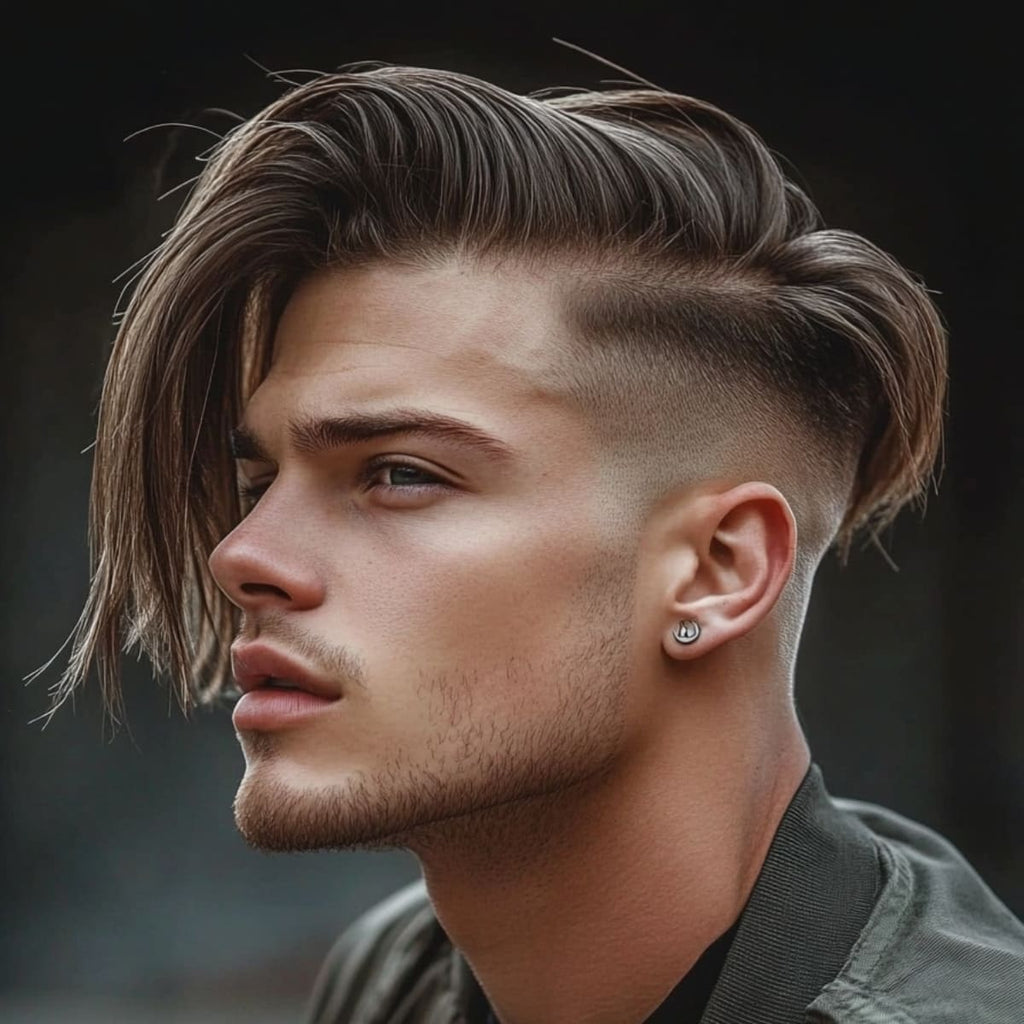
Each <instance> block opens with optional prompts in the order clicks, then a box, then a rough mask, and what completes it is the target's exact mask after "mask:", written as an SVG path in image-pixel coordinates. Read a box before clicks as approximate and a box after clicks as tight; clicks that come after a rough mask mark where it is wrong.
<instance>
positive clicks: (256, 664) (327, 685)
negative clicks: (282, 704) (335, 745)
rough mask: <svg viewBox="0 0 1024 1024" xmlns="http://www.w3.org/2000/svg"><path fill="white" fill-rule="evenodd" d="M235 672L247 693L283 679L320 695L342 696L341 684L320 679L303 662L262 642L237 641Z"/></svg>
mask: <svg viewBox="0 0 1024 1024" xmlns="http://www.w3.org/2000/svg"><path fill="white" fill-rule="evenodd" d="M231 673H232V675H234V677H235V682H237V683H238V685H239V687H240V688H241V690H242V691H243V692H244V693H248V692H249V691H250V690H256V689H259V687H261V686H266V685H267V684H268V683H269V682H270V681H271V680H273V679H280V680H281V681H282V682H285V683H292V684H293V685H295V686H297V687H298V688H299V689H300V690H305V691H306V692H307V693H312V694H315V695H316V696H318V697H327V698H330V699H332V700H335V699H337V698H338V697H340V696H341V688H340V687H339V686H337V685H336V684H334V683H331V682H328V681H327V680H324V679H320V678H319V677H317V676H315V675H314V674H313V673H311V672H308V671H307V670H306V669H305V668H303V666H302V665H301V664H299V662H297V661H295V660H293V659H292V658H289V657H288V656H287V655H286V654H282V653H281V652H280V651H275V650H274V649H273V648H272V647H268V646H267V645H266V644H262V643H248V644H233V645H232V647H231Z"/></svg>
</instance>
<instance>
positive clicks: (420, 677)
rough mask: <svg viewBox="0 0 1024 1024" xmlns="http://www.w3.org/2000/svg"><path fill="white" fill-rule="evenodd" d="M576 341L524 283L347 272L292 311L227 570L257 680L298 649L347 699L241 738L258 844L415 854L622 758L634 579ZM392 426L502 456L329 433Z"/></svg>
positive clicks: (321, 283)
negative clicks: (474, 432)
mask: <svg viewBox="0 0 1024 1024" xmlns="http://www.w3.org/2000/svg"><path fill="white" fill-rule="evenodd" d="M561 329H562V328H560V325H559V322H558V316H557V314H556V312H555V308H554V304H553V300H552V298H551V295H550V292H549V291H548V289H547V287H546V286H545V284H544V283H543V282H542V281H540V280H538V279H536V278H530V277H527V276H526V275H525V274H521V273H518V272H517V273H512V272H510V271H508V270H504V269H503V270H500V271H483V270H479V269H469V268H467V267H465V266H463V265H461V264H455V263H452V264H449V265H447V266H445V267H444V268H443V269H433V270H415V271H414V270H409V269H400V268H397V267H393V266H384V265H382V266H377V267H374V268H371V269H361V270H348V271H338V270H332V271H325V272H321V273H319V274H317V275H315V276H313V277H311V278H310V279H308V280H307V281H305V282H304V283H303V284H302V285H301V286H300V287H299V288H298V290H297V291H296V292H295V294H294V295H293V296H292V298H291V300H290V302H289V304H288V306H287V308H286V310H285V312H284V315H283V318H282V320H281V322H280V325H279V328H278V332H277V335H276V339H275V348H274V359H273V365H272V367H271V370H270V372H269V374H268V376H267V377H266V379H265V380H264V382H263V383H262V385H261V386H260V387H259V389H258V390H257V391H256V392H255V394H254V395H253V397H252V399H251V401H250V402H249V405H248V407H247V408H246V410H245V414H244V418H243V423H242V424H241V426H242V428H243V429H242V433H243V434H244V435H245V438H246V441H245V442H244V443H242V444H241V445H240V447H242V448H243V449H245V451H244V454H246V455H254V457H252V458H243V459H241V460H240V468H241V474H242V477H243V478H244V481H245V482H246V483H249V484H256V485H258V486H259V487H260V488H262V487H266V489H265V491H264V492H263V493H262V495H261V496H260V497H259V499H258V501H257V502H256V504H255V505H254V507H253V508H252V510H251V511H250V512H249V514H248V515H247V516H246V517H245V518H243V519H242V521H241V522H240V523H239V524H238V526H237V527H236V528H235V529H234V530H233V531H232V532H231V533H230V534H229V535H228V536H227V537H226V538H225V539H224V540H223V541H222V542H221V544H220V545H219V547H218V548H217V550H216V551H215V552H214V553H213V555H212V557H211V559H210V565H211V569H212V571H213V573H214V575H215V577H216V579H217V582H218V584H219V585H220V586H221V588H222V589H223V590H224V591H225V592H226V594H227V595H228V596H229V597H230V598H231V600H232V601H234V602H235V603H236V604H237V605H238V606H239V607H240V608H241V610H242V612H243V625H242V629H241V633H240V637H239V641H238V642H237V643H236V651H235V653H236V655H239V658H238V659H237V660H238V661H239V662H241V663H242V664H243V665H244V662H245V659H246V649H248V650H249V651H254V650H262V651H264V652H266V651H267V650H269V651H271V652H277V653H279V654H282V655H284V656H285V657H286V658H287V659H290V661H291V662H292V663H294V664H295V665H297V666H298V667H299V670H301V672H302V673H304V674H306V675H308V676H309V677H310V678H313V679H316V680H317V681H318V685H319V686H320V687H321V688H322V689H323V690H324V691H325V692H326V693H328V695H329V696H337V695H338V694H340V699H337V700H333V701H329V702H323V703H322V705H321V706H319V707H317V708H316V709H315V710H314V711H313V712H312V713H302V714H299V715H298V716H296V717H293V718H287V717H284V718H281V719H280V720H277V719H274V717H273V715H271V716H270V717H269V718H266V719H265V720H261V721H259V722H258V723H257V724H256V725H255V726H254V725H253V724H252V721H251V720H250V722H249V727H245V721H244V720H241V721H242V724H241V725H240V726H239V738H240V741H241V743H242V746H243V749H244V751H245V757H246V774H245V778H244V779H243V781H242V785H241V787H240V789H239V793H238V798H237V800H236V818H237V821H238V824H239V827H240V828H241V830H242V832H243V833H244V834H245V835H246V837H247V838H248V839H249V840H250V841H251V842H252V843H254V844H255V845H258V846H264V847H267V848H275V849H308V848H316V847H327V846H335V847H344V846H356V845H366V846H376V845H389V844H392V843H397V844H402V845H410V844H412V842H413V840H412V838H411V837H412V836H414V835H417V834H420V835H422V834H424V833H423V830H424V829H429V828H430V827H431V826H435V827H437V826H438V825H439V823H441V822H444V821H446V820H457V819H460V818H461V819H463V821H465V820H471V819H466V817H465V816H472V815H473V813H474V812H480V811H482V810H483V809H485V808H495V807H500V806H503V805H507V806H508V807H510V808H514V807H515V806H516V805H517V804H521V803H522V801H524V800H528V799H529V798H530V797H533V796H538V795H540V794H544V793H557V792H559V791H560V790H562V789H564V788H566V787H568V786H571V785H573V784H575V783H578V782H581V781H584V780H586V779H588V778H591V777H595V776H597V774H598V773H599V772H600V771H601V770H602V769H604V768H607V767H608V766H609V765H610V764H611V763H613V762H614V759H615V757H616V755H617V754H618V753H619V752H620V751H621V749H622V747H623V744H624V743H625V742H626V718H627V704H628V695H629V691H628V689H627V681H628V680H629V678H630V676H631V672H632V668H631V659H632V652H631V637H632V618H633V580H634V564H635V563H634V556H633V552H632V551H628V550H626V549H627V548H628V547H629V545H628V544H627V543H626V541H625V540H624V538H623V536H622V535H621V534H616V530H617V529H619V530H621V529H622V527H621V526H618V525H617V520H616V516H615V508H614V505H613V502H612V501H611V496H613V495H614V488H613V487H611V486H610V485H609V481H608V480H606V479H603V478H602V474H601V472H600V468H599V463H598V459H597V454H596V451H595V450H594V448H593V446H592V442H591V440H590V438H589V435H588V432H587V429H586V424H585V422H584V421H583V419H582V417H581V416H580V415H579V414H578V413H576V412H574V411H573V409H572V408H571V407H570V406H569V405H567V404H564V403H563V402H560V401H558V400H557V399H556V398H555V397H554V396H553V395H552V394H548V393H546V392H545V388H544V381H545V372H546V367H549V366H550V365H551V359H552V353H553V351H554V349H555V346H556V345H557V344H558V338H559V332H560V330H561ZM396 409H401V410H404V411H409V410H416V411H417V412H421V413H426V414H434V415H441V416H446V417H451V418H454V419H458V420H461V421H464V422H466V423H468V424H471V425H472V426H474V427H475V428H477V429H478V430H479V431H482V432H484V433H486V434H488V435H490V436H491V437H492V438H493V439H494V440H495V442H497V443H499V444H500V445H501V446H503V448H504V449H505V450H506V455H505V456H504V457H501V458H499V457H496V456H494V455H492V454H490V453H488V452H486V451H484V450H482V449H481V448H479V447H475V446H472V445H470V444H467V443H464V442H463V441H462V440H460V439H458V438H456V437H454V436H449V437H435V436H430V435H426V434H417V433H395V434H388V435H384V436H371V437H368V438H364V439H362V440H358V441H351V440H348V441H345V442H344V443H339V440H340V439H339V437H338V431H337V430H336V429H333V428H330V427H328V428H323V427H322V425H321V429H319V430H317V429H315V424H316V423H317V421H329V420H332V419H334V420H336V419H337V418H339V417H343V416H344V417H349V416H358V415H364V414H380V413H385V412H389V411H393V410H396ZM300 425H304V426H305V428H306V429H305V431H303V432H300V431H299V430H298V429H297V427H299V426H300ZM256 453H258V454H256ZM389 462H391V464H390V465H389ZM268 485H269V486H268ZM257 660H259V659H257ZM238 667H239V666H238V663H236V670H237V669H238ZM284 674H285V673H284V672H282V673H281V675H282V676H283V675H284ZM275 699H276V698H275Z"/></svg>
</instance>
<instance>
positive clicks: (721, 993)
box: [651, 764, 882, 1024]
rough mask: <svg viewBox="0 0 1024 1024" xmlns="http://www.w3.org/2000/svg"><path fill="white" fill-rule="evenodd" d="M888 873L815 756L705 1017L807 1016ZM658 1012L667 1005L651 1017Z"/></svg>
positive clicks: (739, 1020) (788, 1020)
mask: <svg viewBox="0 0 1024 1024" xmlns="http://www.w3.org/2000/svg"><path fill="white" fill-rule="evenodd" d="M881 880H882V874H881V866H880V863H879V859H878V853H877V850H876V847H875V842H874V839H873V837H872V835H871V833H870V832H869V831H868V830H867V828H865V826H864V825H862V824H861V823H860V822H859V821H858V820H857V819H856V818H854V817H853V816H852V815H849V814H846V813H844V812H843V811H841V810H840V809H839V808H838V807H836V805H835V804H834V803H833V802H832V799H831V797H830V796H829V794H828V791H827V790H826V789H825V783H824V780H823V779H822V777H821V770H820V769H819V768H818V766H817V765H815V764H812V765H811V767H810V768H809V769H808V770H807V774H806V775H805V776H804V780H803V782H802V783H801V784H800V787H799V789H797V791H796V793H795V794H794V796H793V799H792V800H791V801H790V804H789V807H788V808H787V809H786V813H785V814H784V815H783V817H782V821H781V822H780V823H779V827H778V829H777V830H776V832H775V838H774V839H773V840H772V844H771V847H770V848H769V850H768V855H767V857H766V858H765V862H764V864H763V865H762V867H761V873H760V875H758V878H757V881H756V882H755V884H754V888H753V890H752V892H751V894H750V899H749V900H748V901H747V905H746V907H745V908H744V910H743V913H742V915H741V916H740V925H739V928H738V929H737V931H736V937H735V939H734V940H733V943H732V948H731V949H730V950H729V956H728V957H727V958H726V961H725V966H724V967H723V968H722V973H721V974H720V975H719V977H718V984H717V985H716V986H715V989H714V992H712V994H711V999H710V1000H709V1002H708V1005H707V1008H706V1009H705V1011H704V1016H703V1017H701V1024H797V1022H800V1021H802V1020H803V1019H804V1012H805V1010H806V1009H807V1007H808V1005H809V1004H810V1003H811V1002H813V1001H814V998H815V997H816V996H817V994H818V993H819V992H820V991H821V989H823V988H824V987H825V986H826V985H827V984H828V983H829V982H831V981H832V980H833V979H834V978H835V976H836V975H837V974H838V973H839V971H840V970H841V968H842V966H843V964H844V963H845V962H846V959H847V957H848V956H849V955H850V951H851V950H852V949H853V945H854V943H855V942H856V941H857V937H858V936H859V935H860V933H861V931H862V929H863V928H864V925H865V924H866V923H867V920H868V917H869V915H870V914H871V910H872V909H873V907H874V905H875V900H876V898H877V893H878V888H879V885H880V883H881ZM651 1021H652V1022H655V1021H657V1022H658V1024H661V1022H660V1021H659V1020H658V1016H657V1013H655V1014H654V1016H653V1017H652V1018H651Z"/></svg>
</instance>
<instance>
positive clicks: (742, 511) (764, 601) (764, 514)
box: [663, 483, 796, 660]
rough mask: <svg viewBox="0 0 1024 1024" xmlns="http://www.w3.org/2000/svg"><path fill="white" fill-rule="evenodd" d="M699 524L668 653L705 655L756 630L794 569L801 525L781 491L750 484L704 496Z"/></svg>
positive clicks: (677, 593)
mask: <svg viewBox="0 0 1024 1024" xmlns="http://www.w3.org/2000/svg"><path fill="white" fill-rule="evenodd" d="M702 502H703V505H704V507H703V509H702V511H701V513H700V514H699V515H698V516H697V517H695V518H693V519H691V528H690V530H689V543H690V544H691V545H692V548H691V550H693V551H694V553H695V554H696V556H697V565H696V569H695V571H694V572H693V573H692V574H689V573H688V574H687V575H686V576H685V577H684V578H680V579H678V580H677V581H676V584H677V586H676V588H675V590H674V592H673V598H672V602H671V604H670V606H669V608H668V609H667V611H668V613H669V615H670V616H671V620H670V622H669V623H668V624H667V627H668V628H667V629H666V630H665V634H664V636H665V640H664V644H663V646H664V648H665V651H666V653H667V654H668V655H669V656H670V657H672V658H674V659H676V660H690V659H694V658H699V657H703V656H704V655H705V654H708V653H710V652H711V651H713V650H715V649H716V648H718V647H720V646H721V645H722V644H725V643H727V642H728V641H730V640H734V639H736V638H738V637H741V636H743V635H745V634H746V633H749V632H750V631H751V630H752V629H754V627H755V626H757V625H758V624H759V623H760V622H762V621H763V620H764V619H765V618H766V617H767V616H768V614H769V613H770V612H771V610H772V608H773V607H774V606H775V603H776V601H777V600H778V597H779V595H780V594H781V592H782V589H783V587H784V586H785V584H786V581H787V580H788V579H789V576H790V573H791V571H792V568H793V560H794V557H795V550H796V521H795V519H794V517H793V512H792V510H791V509H790V507H789V503H788V502H787V501H786V499H785V497H783V495H782V494H781V492H779V491H778V490H777V489H776V488H775V487H772V486H771V485H770V484H765V483H746V484H740V485H739V486H737V487H733V488H731V489H730V490H728V491H725V492H723V493H720V494H717V495H708V496H706V497H705V498H704V499H702Z"/></svg>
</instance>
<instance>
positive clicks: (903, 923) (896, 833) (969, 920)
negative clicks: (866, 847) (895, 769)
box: [807, 800, 1024, 1024]
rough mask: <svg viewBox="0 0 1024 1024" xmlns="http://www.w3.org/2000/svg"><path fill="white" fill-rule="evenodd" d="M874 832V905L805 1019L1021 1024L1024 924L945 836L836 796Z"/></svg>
mask: <svg viewBox="0 0 1024 1024" xmlns="http://www.w3.org/2000/svg"><path fill="white" fill-rule="evenodd" d="M835 803H836V805H837V806H839V807H840V808H841V809H843V810H844V811H846V812H847V813H850V814H852V815H854V816H855V817H857V818H858V819H859V820H860V821H861V822H862V823H863V824H864V825H866V826H867V828H868V829H869V830H870V831H871V833H872V835H873V836H874V839H875V842H876V845H877V847H878V850H879V855H880V857H881V861H882V865H883V882H882V885H881V888H880V890H879V893H878V896H877V899H876V903H875V908H874V910H873V911H872V914H871V916H870V918H869V919H868V923H867V925H866V926H865V927H864V930H863V931H862V933H861V935H860V937H859V939H858V940H857V943H856V944H855V946H854V948H853V950H852V952H851V954H850V957H849V959H848V960H847V962H846V964H845V965H844V967H843V970H842V971H841V972H840V974H839V976H838V977H837V978H836V979H835V981H834V982H833V983H832V984H830V985H828V986H826V988H825V989H824V990H823V991H822V993H821V994H820V995H819V997H818V998H817V999H815V1001H814V1003H812V1005H811V1007H810V1008H809V1014H808V1017H807V1020H809V1021H822V1022H824V1021H828V1022H835V1024H876V1022H877V1024H881V1022H892V1024H962V1022H963V1021H965V1020H970V1021H972V1024H975V1022H976V1024H1021V1022H1024V924H1022V923H1021V922H1020V921H1019V920H1018V919H1017V918H1016V917H1015V916H1014V915H1013V914H1012V913H1011V912H1010V910H1009V908H1007V907H1006V906H1005V905H1004V904H1003V903H1002V902H1001V901H1000V900H999V898H998V897H997V896H996V895H995V893H993V892H992V890H991V889H990V888H989V887H988V886H987V885H986V884H985V882H984V881H983V880H982V878H981V877H980V875H978V873H977V872H976V871H975V870H974V868H973V867H972V866H971V865H970V864H969V863H968V861H967V860H966V859H965V858H964V856H963V855H962V854H961V853H960V852H959V851H958V850H957V849H956V847H955V846H954V845H953V844H952V843H950V842H949V840H947V839H946V838H944V837H943V836H941V835H939V834H938V833H937V832H935V831H933V830H932V829H930V828H927V827H926V826H924V825H922V824H920V823H918V822H915V821H911V820H910V819H909V818H905V817H903V816H902V815H900V814H896V813H895V812H893V811H890V810H887V809H886V808H882V807H877V806H875V805H873V804H867V803H862V802H859V801H852V800H836V801H835Z"/></svg>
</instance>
